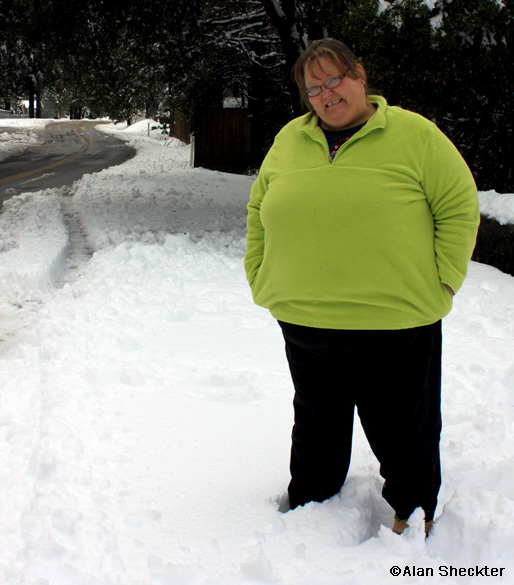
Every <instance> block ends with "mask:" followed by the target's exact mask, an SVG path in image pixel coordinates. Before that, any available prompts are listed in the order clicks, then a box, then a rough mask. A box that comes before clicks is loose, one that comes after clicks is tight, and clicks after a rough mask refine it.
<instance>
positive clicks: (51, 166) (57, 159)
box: [0, 120, 135, 205]
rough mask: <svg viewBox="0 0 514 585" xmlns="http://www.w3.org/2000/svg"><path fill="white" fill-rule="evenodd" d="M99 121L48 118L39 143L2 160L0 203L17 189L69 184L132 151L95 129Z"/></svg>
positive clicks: (18, 190)
mask: <svg viewBox="0 0 514 585" xmlns="http://www.w3.org/2000/svg"><path fill="white" fill-rule="evenodd" d="M99 124H101V122H97V121H96V122H94V121H88V120H77V121H68V120H66V121H62V122H52V123H50V124H47V125H46V127H45V129H44V130H43V131H42V133H43V141H44V143H43V144H42V145H37V146H31V147H29V148H28V149H27V150H25V151H24V152H23V153H21V154H16V155H13V156H10V157H8V158H6V159H4V160H2V161H1V163H0V205H2V204H3V202H4V201H5V200H6V199H9V198H10V197H12V196H14V195H18V194H19V193H26V192H27V191H39V190H41V189H47V188H54V187H62V186H63V185H71V184H72V183H73V182H74V181H76V180H78V179H80V178H81V177H82V176H83V175H85V174H88V173H95V172H98V171H101V170H102V169H105V168H107V167H110V166H113V165H119V164H121V163H123V162H125V161H126V160H128V159H130V158H132V157H133V156H134V155H135V150H134V149H133V148H131V147H130V146H127V144H125V143H124V142H123V141H122V140H120V139H119V138H116V137H115V136H112V135H111V134H107V133H105V132H101V131H98V130H97V129H96V126H98V125H99ZM0 126H1V123H0Z"/></svg>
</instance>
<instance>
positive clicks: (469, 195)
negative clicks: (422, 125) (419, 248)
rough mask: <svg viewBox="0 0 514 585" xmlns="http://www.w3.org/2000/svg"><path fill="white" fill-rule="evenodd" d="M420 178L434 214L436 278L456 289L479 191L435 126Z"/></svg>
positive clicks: (472, 234)
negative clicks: (437, 275) (437, 273)
mask: <svg viewBox="0 0 514 585" xmlns="http://www.w3.org/2000/svg"><path fill="white" fill-rule="evenodd" d="M422 181H423V188H424V190H425V194H426V197H427V201H428V204H429V206H430V209H431V211H432V215H433V217H434V229H435V243H434V247H435V256H436V263H437V267H438V270H439V278H440V280H441V283H443V284H446V285H448V286H450V287H451V288H452V290H453V291H454V292H457V291H458V290H459V288H460V287H461V286H462V283H463V281H464V278H465V276H466V272H467V268H468V264H469V261H470V259H471V255H472V253H473V249H474V247H475V241H476V235H477V230H478V225H479V223H480V212H479V206H478V193H477V188H476V185H475V181H474V179H473V175H472V174H471V171H470V170H469V167H468V166H467V164H466V162H465V161H464V159H463V158H462V156H461V155H460V153H459V152H458V150H457V149H456V148H455V146H454V145H453V143H452V142H451V141H450V140H449V139H448V138H447V137H446V136H445V135H444V134H443V133H442V132H441V131H440V130H439V129H437V128H436V127H434V131H433V132H432V135H431V136H430V137H429V139H428V142H427V145H426V150H425V158H424V165H423V179H422Z"/></svg>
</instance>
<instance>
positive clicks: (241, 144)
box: [160, 107, 260, 173]
mask: <svg viewBox="0 0 514 585" xmlns="http://www.w3.org/2000/svg"><path fill="white" fill-rule="evenodd" d="M160 122H161V123H165V124H167V125H169V129H170V134H171V135H172V136H175V137H176V138H179V139H180V140H182V141H183V142H186V143H188V144H189V142H190V135H191V133H193V136H194V140H193V143H192V145H191V147H192V148H193V149H194V152H193V156H192V159H193V160H194V166H195V167H205V168H207V169H213V170H217V171H224V172H228V173H241V172H243V171H245V170H247V169H249V168H250V167H252V166H253V167H256V166H258V165H259V163H260V161H259V154H258V152H259V151H258V149H257V148H256V145H255V144H254V140H253V138H254V136H253V132H252V118H251V117H250V116H249V115H248V110H244V109H236V108H221V107H220V108H203V109H201V110H199V111H197V112H196V114H195V116H194V120H193V122H192V123H191V124H188V123H187V122H184V116H183V115H182V114H181V113H180V112H179V111H174V112H172V115H171V116H170V117H169V118H161V119H160Z"/></svg>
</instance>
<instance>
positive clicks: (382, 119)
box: [297, 95, 388, 139]
mask: <svg viewBox="0 0 514 585" xmlns="http://www.w3.org/2000/svg"><path fill="white" fill-rule="evenodd" d="M368 99H369V101H370V102H371V103H372V104H374V105H376V106H377V111H376V112H375V113H374V114H373V116H371V118H370V119H369V120H368V122H367V124H366V125H365V126H364V127H363V128H362V129H361V132H362V134H361V136H364V135H365V134H368V133H369V132H372V131H373V130H376V129H377V128H385V127H386V125H387V119H386V109H387V107H388V105H387V101H386V99H385V98H383V97H382V96H380V95H370V96H368ZM298 121H299V124H298V127H297V130H303V131H304V132H307V133H308V134H310V136H311V137H312V138H314V139H324V134H323V130H322V129H321V128H320V126H319V118H318V115H317V114H315V113H314V112H309V113H308V114H305V115H303V116H301V117H300V118H298Z"/></svg>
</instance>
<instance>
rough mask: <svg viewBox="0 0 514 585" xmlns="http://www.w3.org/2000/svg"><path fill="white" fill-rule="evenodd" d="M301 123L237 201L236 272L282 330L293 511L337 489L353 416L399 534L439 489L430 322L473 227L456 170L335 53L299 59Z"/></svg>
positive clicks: (429, 128)
mask: <svg viewBox="0 0 514 585" xmlns="http://www.w3.org/2000/svg"><path fill="white" fill-rule="evenodd" d="M294 75H295V79H296V81H297V83H298V86H299V88H300V91H301V94H302V96H303V100H304V102H305V104H306V105H307V107H308V109H309V110H310V111H309V113H308V114H306V115H304V116H301V117H299V118H296V119H295V120H292V121H291V122H290V123H289V124H287V125H286V126H285V127H284V128H283V129H282V130H281V131H280V132H279V134H278V135H277V136H276V139H275V142H274V144H273V146H272V147H271V149H270V151H269V152H268V154H267V156H266V158H265V160H264V162H263V164H262V167H261V170H260V173H259V176H258V178H257V180H256V182H255V183H254V185H253V187H252V192H251V197H250V203H249V204H248V235H247V252H246V256H245V269H246V274H247V278H248V281H249V283H250V287H251V289H252V294H253V298H254V301H255V302H256V303H257V304H258V305H261V306H263V307H266V308H267V309H269V310H270V312H271V314H272V315H273V316H274V317H275V318H276V319H277V320H278V322H279V324H280V327H281V328H282V331H283V335H284V339H285V344H286V355H287V359H288V362H289V368H290V371H291V376H292V380H293V384H294V388H295V396H294V410H295V422H294V427H293V432H292V449H291V465H290V469H291V482H290V484H289V488H288V495H289V503H290V506H291V508H294V507H296V506H299V505H303V504H305V503H307V502H310V501H323V500H325V499H327V498H329V497H331V496H333V495H334V494H336V493H337V492H338V491H339V490H340V489H341V487H342V485H343V484H344V481H345V479H346V475H347V472H348V467H349V464H350V455H351V443H352V430H353V420H354V410H355V407H357V411H358V413H359V417H360V419H361V423H362V426H363V429H364V431H365V433H366V436H367V439H368V441H369V444H370V446H371V448H372V450H373V452H374V453H375V455H376V457H377V459H378V461H379V463H380V473H381V475H382V476H383V477H384V479H385V483H384V487H383V492H382V493H383V496H384V497H385V499H386V500H387V501H388V502H389V504H390V505H391V506H392V508H393V509H394V511H395V518H394V525H393V530H394V531H395V532H397V533H401V532H402V531H403V530H404V528H405V527H406V526H407V520H408V518H409V516H410V514H411V513H412V512H413V511H414V510H415V509H416V508H417V507H422V508H423V509H424V511H425V530H426V531H427V532H428V530H429V529H430V527H431V526H432V522H433V518H434V513H435V509H436V505H437V495H438V491H439V487H440V483H441V475H440V460H439V439H440V432H441V408H440V404H441V400H440V390H441V344H442V340H441V319H442V317H444V316H445V315H446V314H447V313H448V312H449V311H450V309H451V305H452V296H453V294H454V293H456V292H457V291H458V290H459V288H460V286H461V285H462V282H463V280H464V277H465V275H466V270H467V265H468V262H469V260H470V257H471V253H472V250H473V247H474V243H475V238H476V232H477V228H478V223H479V211H478V198H477V191H476V186H475V183H474V180H473V177H472V175H471V172H470V171H469V169H468V167H467V165H466V163H465V162H464V160H463V159H462V157H461V156H460V154H459V153H458V151H457V150H456V148H455V147H454V146H453V144H452V143H451V142H450V141H449V140H448V138H446V136H444V134H442V133H441V132H440V131H439V130H438V129H437V127H436V126H435V125H434V124H433V123H431V122H430V121H428V120H426V119H425V118H423V117H422V116H419V115H417V114H415V113H413V112H409V111H406V110H403V109H401V108H398V107H391V106H389V105H388V104H387V102H386V100H385V99H384V98H383V97H379V96H372V95H368V92H367V83H366V72H365V70H364V68H363V67H362V65H361V64H360V63H359V61H358V60H357V59H356V58H355V56H354V55H353V53H352V52H351V51H350V50H349V49H348V48H347V47H346V45H344V44H343V43H341V42H339V41H336V40H332V39H324V40H321V41H316V42H314V43H312V44H311V45H310V46H309V47H308V49H307V50H306V51H305V52H304V53H303V54H302V55H301V56H300V57H299V59H298V61H297V63H296V65H295V68H294Z"/></svg>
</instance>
